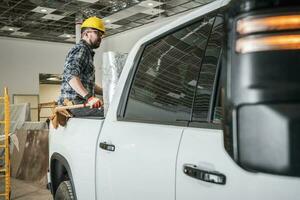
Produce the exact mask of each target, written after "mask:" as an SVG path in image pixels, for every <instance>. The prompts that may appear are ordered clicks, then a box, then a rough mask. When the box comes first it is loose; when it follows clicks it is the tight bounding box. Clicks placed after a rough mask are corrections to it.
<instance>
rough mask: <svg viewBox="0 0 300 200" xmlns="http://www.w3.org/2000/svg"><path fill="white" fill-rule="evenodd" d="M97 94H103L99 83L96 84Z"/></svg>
mask: <svg viewBox="0 0 300 200" xmlns="http://www.w3.org/2000/svg"><path fill="white" fill-rule="evenodd" d="M95 94H98V95H103V90H102V88H101V87H100V86H99V85H97V84H95Z"/></svg>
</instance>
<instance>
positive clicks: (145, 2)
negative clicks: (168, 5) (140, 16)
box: [138, 0, 164, 8]
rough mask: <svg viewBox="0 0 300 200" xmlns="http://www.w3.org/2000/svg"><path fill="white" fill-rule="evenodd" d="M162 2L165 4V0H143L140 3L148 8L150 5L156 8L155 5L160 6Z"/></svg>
mask: <svg viewBox="0 0 300 200" xmlns="http://www.w3.org/2000/svg"><path fill="white" fill-rule="evenodd" d="M162 4H164V3H163V2H158V1H153V0H146V1H142V2H141V3H139V4H138V5H139V6H143V7H146V8H149V7H152V8H154V7H157V6H160V5H162Z"/></svg>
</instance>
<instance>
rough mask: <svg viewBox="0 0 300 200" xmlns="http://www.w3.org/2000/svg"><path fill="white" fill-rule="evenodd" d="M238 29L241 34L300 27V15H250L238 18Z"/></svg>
mask: <svg viewBox="0 0 300 200" xmlns="http://www.w3.org/2000/svg"><path fill="white" fill-rule="evenodd" d="M236 29H237V32H238V33H239V34H250V33H256V32H262V31H272V30H276V31H280V30H291V29H300V15H285V16H270V17H262V18H249V17H248V18H244V19H240V20H238V22H237V28H236Z"/></svg>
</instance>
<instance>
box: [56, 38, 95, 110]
mask: <svg viewBox="0 0 300 200" xmlns="http://www.w3.org/2000/svg"><path fill="white" fill-rule="evenodd" d="M94 54H95V52H94V51H93V50H92V48H91V47H90V46H89V45H88V44H87V42H85V41H84V40H81V41H80V42H79V43H78V44H76V45H75V46H74V47H73V48H72V49H71V50H70V51H69V53H68V55H67V58H66V60H65V65H64V72H63V78H62V85H61V94H60V97H59V99H58V104H60V105H62V104H63V101H64V99H69V100H71V101H73V102H74V103H76V104H79V103H84V102H85V100H84V99H83V97H82V96H81V95H79V94H77V93H76V92H75V90H73V88H72V87H71V86H70V85H69V81H70V80H71V79H72V78H73V77H74V76H77V77H79V79H80V80H81V83H82V85H83V86H84V88H85V89H86V90H87V91H88V92H89V93H90V94H91V95H93V96H94V89H95V66H94Z"/></svg>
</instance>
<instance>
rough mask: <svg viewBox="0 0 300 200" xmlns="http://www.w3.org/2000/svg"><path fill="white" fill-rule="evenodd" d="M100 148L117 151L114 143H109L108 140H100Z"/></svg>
mask: <svg viewBox="0 0 300 200" xmlns="http://www.w3.org/2000/svg"><path fill="white" fill-rule="evenodd" d="M99 146H100V148H101V149H104V150H106V151H115V149H116V147H115V145H113V144H107V143H106V142H100V145H99Z"/></svg>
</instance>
